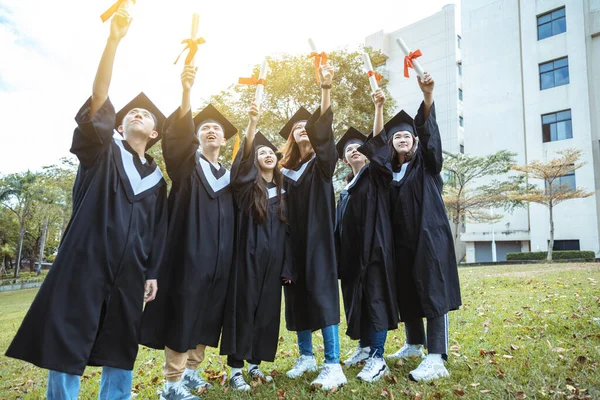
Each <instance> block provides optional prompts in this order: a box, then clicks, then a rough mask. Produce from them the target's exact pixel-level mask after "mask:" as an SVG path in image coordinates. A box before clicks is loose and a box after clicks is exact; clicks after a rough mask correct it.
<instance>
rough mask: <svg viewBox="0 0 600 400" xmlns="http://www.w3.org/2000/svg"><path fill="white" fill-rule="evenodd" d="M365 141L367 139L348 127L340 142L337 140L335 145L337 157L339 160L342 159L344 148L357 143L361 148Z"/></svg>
mask: <svg viewBox="0 0 600 400" xmlns="http://www.w3.org/2000/svg"><path fill="white" fill-rule="evenodd" d="M366 141H367V137H366V136H365V135H363V134H362V133H361V132H360V131H358V130H357V129H354V128H353V127H350V128H349V129H348V130H347V131H346V133H344V134H343V135H342V137H341V138H340V140H338V141H337V143H336V144H335V148H336V149H337V152H338V157H339V158H340V159H341V160H343V159H344V154H345V150H346V146H348V145H349V144H352V143H359V144H360V145H361V146H362V145H363V144H364V143H365V142H366Z"/></svg>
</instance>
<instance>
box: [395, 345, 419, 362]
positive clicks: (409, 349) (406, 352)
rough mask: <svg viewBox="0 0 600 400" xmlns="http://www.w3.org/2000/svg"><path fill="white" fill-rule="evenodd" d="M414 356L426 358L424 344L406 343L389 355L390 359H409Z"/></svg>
mask: <svg viewBox="0 0 600 400" xmlns="http://www.w3.org/2000/svg"><path fill="white" fill-rule="evenodd" d="M412 357H420V358H425V353H423V346H422V345H420V344H408V343H404V346H402V348H401V349H400V350H398V351H397V352H395V353H394V354H390V355H389V356H387V358H388V360H398V359H401V358H404V359H408V358H412Z"/></svg>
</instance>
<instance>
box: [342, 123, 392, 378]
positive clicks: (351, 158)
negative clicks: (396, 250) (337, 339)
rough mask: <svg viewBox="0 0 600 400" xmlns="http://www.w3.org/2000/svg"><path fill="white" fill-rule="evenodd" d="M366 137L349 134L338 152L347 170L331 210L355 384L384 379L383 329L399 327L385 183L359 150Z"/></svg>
mask: <svg viewBox="0 0 600 400" xmlns="http://www.w3.org/2000/svg"><path fill="white" fill-rule="evenodd" d="M365 140H366V136H365V135H363V134H362V133H360V132H359V131H357V130H356V129H354V128H350V129H349V130H348V131H347V132H346V133H345V134H344V135H343V136H342V137H341V138H340V140H339V141H338V143H337V146H336V147H337V150H338V154H339V156H340V158H341V159H342V160H343V162H344V163H346V164H348V165H349V166H350V167H351V169H352V170H351V172H350V174H349V175H348V176H347V178H346V180H347V182H348V184H347V185H346V187H345V188H344V189H343V190H342V191H341V193H340V198H339V201H338V206H337V210H336V214H337V218H336V230H335V233H336V243H337V246H338V272H339V277H340V280H341V286H342V297H343V300H344V309H345V311H346V321H347V325H348V330H347V331H346V334H347V335H348V336H350V338H352V339H354V340H359V345H358V348H357V349H356V351H355V352H354V354H353V355H352V356H351V357H350V358H349V359H348V360H346V361H345V362H344V364H346V365H355V364H357V363H359V362H361V361H366V363H365V365H364V368H363V369H362V371H361V372H360V373H359V374H358V376H357V377H358V379H361V380H363V381H367V382H374V381H377V380H379V379H381V378H382V377H384V376H385V375H388V374H389V369H388V367H387V365H386V363H385V360H384V358H383V354H384V346H385V340H386V337H387V331H388V329H396V328H397V327H398V307H397V303H396V290H395V288H396V282H395V274H394V269H395V267H394V259H393V241H392V235H391V232H392V229H391V218H390V205H389V182H386V181H385V180H384V179H382V178H381V174H380V173H379V171H377V170H374V171H372V170H371V168H370V165H369V164H368V159H367V157H366V156H365V155H363V154H362V153H361V152H360V151H359V148H360V147H361V146H362V145H363V144H364V142H365Z"/></svg>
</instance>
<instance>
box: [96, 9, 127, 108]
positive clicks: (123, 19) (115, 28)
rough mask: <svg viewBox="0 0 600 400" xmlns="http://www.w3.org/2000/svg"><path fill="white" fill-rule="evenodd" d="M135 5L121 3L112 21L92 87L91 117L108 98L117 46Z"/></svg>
mask: <svg viewBox="0 0 600 400" xmlns="http://www.w3.org/2000/svg"><path fill="white" fill-rule="evenodd" d="M131 7H133V2H132V1H131V0H127V1H126V2H124V3H123V5H121V8H119V10H118V11H117V12H116V13H115V15H114V16H113V17H112V19H111V21H110V35H109V36H108V40H107V41H106V46H105V47H104V52H103V53H102V58H100V64H99V65H98V70H97V71H96V78H95V79H94V87H93V89H92V103H91V106H90V118H93V117H94V115H95V114H96V112H97V111H98V110H99V109H100V108H101V107H102V105H103V104H104V102H106V99H108V88H109V87H110V81H111V79H112V72H113V65H114V63H115V55H116V53H117V47H118V46H119V43H120V42H121V39H123V38H124V37H125V35H126V34H127V31H128V30H129V25H131V20H132V18H131V14H130V13H129V10H130V9H131Z"/></svg>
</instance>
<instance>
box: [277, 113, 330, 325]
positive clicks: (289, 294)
mask: <svg viewBox="0 0 600 400" xmlns="http://www.w3.org/2000/svg"><path fill="white" fill-rule="evenodd" d="M320 114H321V110H320V108H319V109H318V110H317V111H315V113H314V114H313V115H312V116H311V117H310V118H309V120H308V122H307V123H306V132H307V134H308V137H309V139H310V143H311V145H312V147H313V149H314V151H315V157H313V158H312V159H311V160H309V161H306V162H305V163H303V164H301V165H300V166H299V168H297V169H296V170H288V169H286V168H282V170H281V171H282V173H283V174H284V179H285V189H286V191H287V195H288V197H287V206H288V215H289V218H288V220H289V224H290V228H289V229H290V240H291V246H292V256H293V257H292V258H293V260H294V270H295V273H296V276H297V278H296V281H295V282H294V284H293V285H289V286H285V288H284V289H285V319H286V326H287V329H288V330H290V331H303V330H309V329H310V330H313V331H314V330H317V329H321V328H325V327H327V326H330V325H334V324H339V322H340V302H339V288H338V282H337V279H338V276H337V263H336V255H335V239H334V229H335V194H334V192H333V183H332V177H333V173H334V171H335V164H336V162H337V158H338V156H337V150H336V149H335V143H334V139H333V127H332V123H333V112H332V111H331V108H328V109H327V111H326V112H325V114H324V115H323V116H322V117H320Z"/></svg>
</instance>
